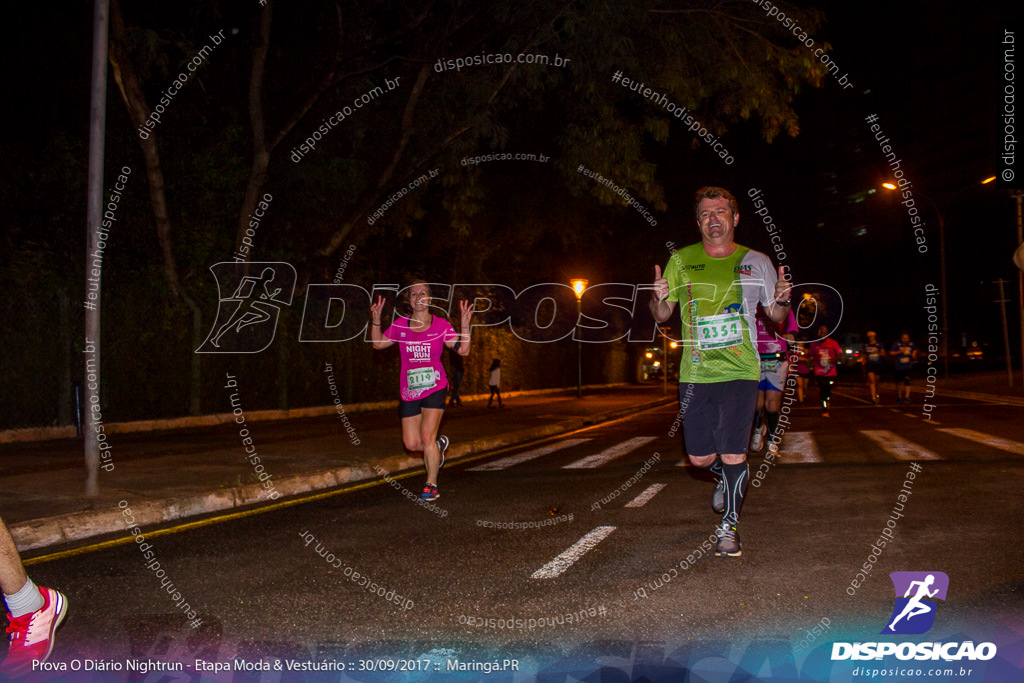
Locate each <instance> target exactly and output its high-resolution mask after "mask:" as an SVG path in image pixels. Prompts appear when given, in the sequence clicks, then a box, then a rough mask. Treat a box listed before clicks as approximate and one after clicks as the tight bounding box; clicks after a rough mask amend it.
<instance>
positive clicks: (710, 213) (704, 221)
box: [697, 197, 740, 244]
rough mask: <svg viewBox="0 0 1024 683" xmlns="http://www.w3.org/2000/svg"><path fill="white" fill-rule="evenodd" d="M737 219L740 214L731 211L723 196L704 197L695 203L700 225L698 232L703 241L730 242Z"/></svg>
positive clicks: (727, 201)
mask: <svg viewBox="0 0 1024 683" xmlns="http://www.w3.org/2000/svg"><path fill="white" fill-rule="evenodd" d="M739 220H740V215H739V214H738V213H733V212H732V207H731V206H729V200H728V199H726V198H725V197H719V198H718V199H707V198H704V199H702V200H700V204H698V205H697V224H698V225H700V232H701V235H703V237H704V241H705V242H712V243H714V244H727V243H729V242H732V238H733V235H734V234H735V232H736V223H738V222H739Z"/></svg>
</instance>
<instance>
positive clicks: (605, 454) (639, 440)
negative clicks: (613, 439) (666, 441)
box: [562, 436, 658, 470]
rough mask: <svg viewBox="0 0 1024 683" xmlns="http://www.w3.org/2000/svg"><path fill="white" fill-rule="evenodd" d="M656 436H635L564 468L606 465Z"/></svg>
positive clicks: (579, 468) (578, 468)
mask: <svg viewBox="0 0 1024 683" xmlns="http://www.w3.org/2000/svg"><path fill="white" fill-rule="evenodd" d="M656 438H658V437H656V436H634V437H633V438H632V439H630V440H629V441H623V442H622V443H620V444H617V445H615V446H612V447H611V448H606V449H604V450H603V451H601V452H600V453H595V454H594V455H588V456H587V457H585V458H583V459H582V460H577V461H576V462H572V463H569V464H568V465H565V466H563V467H562V469H566V470H574V469H575V470H581V469H584V470H585V469H593V468H594V467H600V466H601V465H604V464H605V463H608V462H610V461H612V460H614V459H615V458H618V457H621V456H623V455H625V454H626V453H629V452H630V451H635V450H636V449H638V448H640V447H641V446H643V445H644V444H647V443H650V442H652V441H654V440H655V439H656Z"/></svg>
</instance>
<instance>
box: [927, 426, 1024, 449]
mask: <svg viewBox="0 0 1024 683" xmlns="http://www.w3.org/2000/svg"><path fill="white" fill-rule="evenodd" d="M938 431H940V432H945V433H946V434H952V435H953V436H959V437H960V438H962V439H968V440H970V441H975V442H977V443H981V444H985V445H986V446H991V447H992V448H998V449H999V450H1001V451H1008V452H1010V453H1015V454H1017V455H1024V443H1021V442H1019V441H1010V440H1009V439H1003V438H1001V437H998V436H992V435H990V434H983V433H981V432H976V431H974V430H973V429H957V428H953V427H947V428H945V429H940V430H938Z"/></svg>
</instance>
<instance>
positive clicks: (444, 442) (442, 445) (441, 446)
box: [437, 435, 449, 470]
mask: <svg viewBox="0 0 1024 683" xmlns="http://www.w3.org/2000/svg"><path fill="white" fill-rule="evenodd" d="M448 444H449V441H448V437H447V436H444V435H441V436H439V437H437V450H438V451H440V453H441V463H440V464H439V465H438V466H437V469H439V470H440V469H441V468H442V467H444V452H445V451H446V450H448Z"/></svg>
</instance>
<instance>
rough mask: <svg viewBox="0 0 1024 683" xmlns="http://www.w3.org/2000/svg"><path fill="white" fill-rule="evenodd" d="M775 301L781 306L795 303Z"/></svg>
mask: <svg viewBox="0 0 1024 683" xmlns="http://www.w3.org/2000/svg"><path fill="white" fill-rule="evenodd" d="M775 303H776V304H778V305H779V306H792V305H793V302H792V301H776V302H775Z"/></svg>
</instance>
